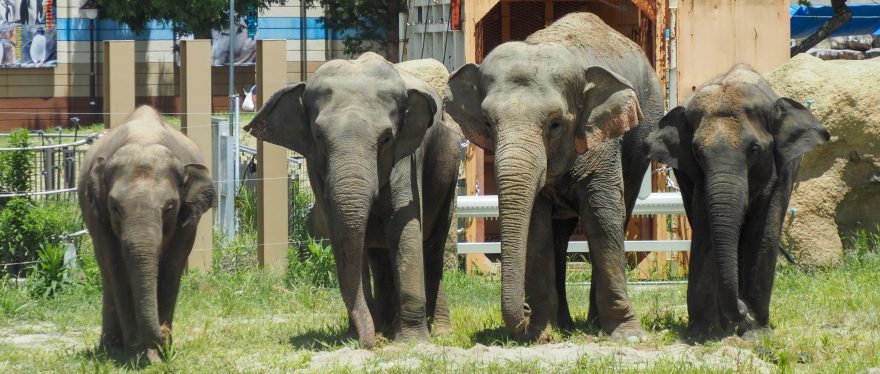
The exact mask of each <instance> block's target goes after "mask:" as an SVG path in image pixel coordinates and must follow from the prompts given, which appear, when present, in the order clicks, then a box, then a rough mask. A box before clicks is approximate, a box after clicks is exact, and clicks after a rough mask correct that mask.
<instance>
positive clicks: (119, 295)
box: [92, 230, 138, 351]
mask: <svg viewBox="0 0 880 374" xmlns="http://www.w3.org/2000/svg"><path fill="white" fill-rule="evenodd" d="M92 231H97V230H92ZM108 232H109V230H108ZM92 242H93V243H94V247H95V259H96V260H97V262H98V268H99V270H100V271H101V284H102V285H103V286H104V290H103V293H104V305H103V307H102V312H103V318H104V319H103V321H102V331H101V335H102V336H101V341H102V343H104V342H107V343H108V344H111V347H118V348H122V349H123V350H125V351H128V350H130V349H131V348H133V346H135V345H136V340H137V336H138V333H137V324H136V323H135V315H134V302H133V300H132V297H131V284H130V283H129V280H128V274H127V271H126V268H125V263H124V262H123V261H122V257H121V255H120V252H119V246H118V244H116V240H115V239H110V238H105V237H104V235H102V234H93V235H92ZM116 344H118V346H117V345H116Z"/></svg>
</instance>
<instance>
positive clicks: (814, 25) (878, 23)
mask: <svg viewBox="0 0 880 374" xmlns="http://www.w3.org/2000/svg"><path fill="white" fill-rule="evenodd" d="M849 9H850V11H852V19H851V20H850V21H849V22H847V23H846V24H844V25H843V26H841V27H840V28H839V29H837V30H835V31H834V32H833V33H831V36H849V35H866V34H880V5H850V6H849ZM790 14H791V37H792V38H804V37H807V36H809V35H810V34H812V33H814V32H816V30H818V29H819V26H821V25H822V24H823V23H825V21H827V20H828V19H829V18H831V16H833V15H834V9H833V8H831V7H830V6H811V7H808V6H795V5H793V6H791V9H790Z"/></svg>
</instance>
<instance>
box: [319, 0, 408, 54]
mask: <svg viewBox="0 0 880 374" xmlns="http://www.w3.org/2000/svg"><path fill="white" fill-rule="evenodd" d="M304 2H305V4H306V5H307V6H322V7H324V16H323V17H321V22H322V23H323V24H324V26H325V27H327V28H328V29H330V30H332V31H335V32H342V33H344V34H343V39H342V42H343V44H344V45H345V53H347V54H350V55H358V54H361V53H363V52H366V51H371V50H376V49H384V50H385V58H387V59H388V60H389V61H392V62H397V61H398V54H399V51H398V49H399V47H398V41H399V39H400V35H399V32H398V30H397V17H398V14H399V13H400V11H401V1H400V0H304Z"/></svg>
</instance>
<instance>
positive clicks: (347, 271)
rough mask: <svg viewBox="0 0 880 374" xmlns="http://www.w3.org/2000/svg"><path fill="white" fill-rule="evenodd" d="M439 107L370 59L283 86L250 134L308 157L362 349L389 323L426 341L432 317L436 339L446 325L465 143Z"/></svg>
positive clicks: (321, 225) (408, 79) (317, 219)
mask: <svg viewBox="0 0 880 374" xmlns="http://www.w3.org/2000/svg"><path fill="white" fill-rule="evenodd" d="M439 107H440V99H439V95H438V94H437V92H436V90H435V89H433V88H432V87H431V86H429V85H428V84H426V83H425V82H423V81H421V80H419V79H416V78H415V77H414V76H412V75H410V74H409V73H406V72H405V71H403V70H401V69H397V68H395V66H394V65H392V64H390V63H389V62H387V61H385V60H384V59H382V58H381V57H379V56H378V55H376V54H374V53H367V54H364V55H362V56H361V57H360V58H358V59H357V60H333V61H329V62H327V63H325V64H324V65H322V66H321V67H320V68H319V69H318V70H317V71H316V72H315V76H314V78H313V79H312V80H311V81H309V82H308V84H306V83H299V84H296V85H293V86H290V87H287V88H285V89H282V90H280V91H278V92H277V93H275V95H273V96H272V98H270V99H269V100H268V102H267V103H266V105H265V106H264V108H263V109H261V110H260V112H259V113H258V114H257V116H256V117H255V118H254V119H253V121H252V122H251V124H249V125H248V126H247V127H245V130H247V131H251V132H252V133H254V134H255V135H257V136H258V137H262V140H265V141H268V142H271V143H274V144H278V145H281V146H284V147H286V148H288V149H292V150H294V151H296V152H298V153H300V154H302V155H303V156H305V158H306V160H307V161H308V164H309V168H308V170H309V177H310V182H311V185H312V190H313V191H314V192H315V196H316V200H317V201H316V203H315V209H314V212H313V217H312V219H311V220H312V222H311V224H312V225H313V226H315V227H317V228H318V230H319V231H321V229H323V230H326V233H327V234H328V236H329V237H330V241H331V243H332V245H333V254H334V257H335V258H336V269H337V273H338V275H339V285H340V291H341V293H342V298H343V300H344V301H345V305H346V308H347V309H348V313H349V321H350V323H349V325H350V326H351V327H352V328H353V330H354V332H355V333H356V334H357V336H358V338H359V340H360V342H361V344H363V345H364V346H366V347H373V346H374V345H375V344H376V332H377V329H382V328H383V327H385V326H392V327H393V329H394V336H395V339H397V340H410V339H427V338H428V326H427V319H428V318H431V319H432V320H433V328H434V331H435V332H442V331H448V330H449V329H450V328H451V326H450V322H449V309H448V307H447V305H446V297H445V293H444V291H443V287H442V284H441V277H442V272H443V247H444V244H445V242H446V236H447V233H448V231H449V226H450V224H451V215H450V209H451V207H452V203H453V201H454V200H453V199H454V198H455V184H456V178H457V175H458V148H457V147H458V138H457V137H456V136H454V134H453V132H452V131H450V130H449V128H447V127H446V126H445V125H443V123H442V116H441V112H440V111H439ZM368 264H369V266H367V265H368ZM370 270H371V271H370ZM369 274H372V275H373V277H372V278H373V282H372V283H373V284H372V286H371V284H370V283H371V282H370V277H369Z"/></svg>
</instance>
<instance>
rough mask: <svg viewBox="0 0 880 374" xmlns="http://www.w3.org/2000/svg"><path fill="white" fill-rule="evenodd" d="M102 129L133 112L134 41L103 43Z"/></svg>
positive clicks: (120, 120) (116, 123) (114, 124)
mask: <svg viewBox="0 0 880 374" xmlns="http://www.w3.org/2000/svg"><path fill="white" fill-rule="evenodd" d="M102 79H103V85H104V127H105V128H108V129H109V128H111V127H114V126H116V125H118V124H120V123H121V122H122V120H123V119H125V117H128V115H129V113H131V112H133V111H134V95H135V94H134V41H133V40H107V41H105V42H104V64H103V76H102Z"/></svg>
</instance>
